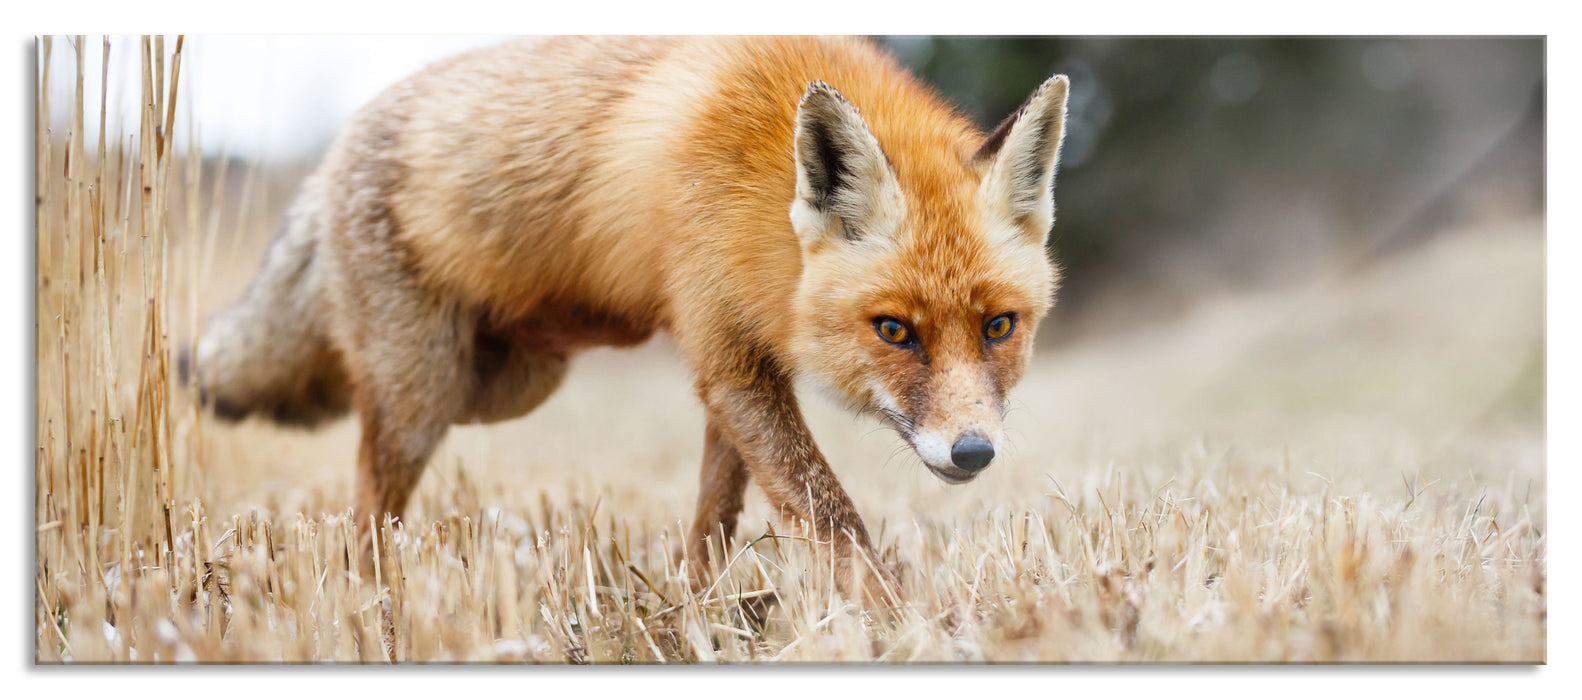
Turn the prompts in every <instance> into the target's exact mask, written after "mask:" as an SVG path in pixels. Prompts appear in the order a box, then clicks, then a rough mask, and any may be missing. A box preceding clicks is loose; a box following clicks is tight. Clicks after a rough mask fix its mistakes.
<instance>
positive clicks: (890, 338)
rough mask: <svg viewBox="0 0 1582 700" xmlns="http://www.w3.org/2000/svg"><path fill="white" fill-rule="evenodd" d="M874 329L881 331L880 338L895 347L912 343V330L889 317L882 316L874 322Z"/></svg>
mask: <svg viewBox="0 0 1582 700" xmlns="http://www.w3.org/2000/svg"><path fill="white" fill-rule="evenodd" d="M873 327H874V328H875V329H876V330H878V331H879V337H880V338H884V339H885V341H886V342H889V343H892V344H895V345H906V344H908V343H910V342H912V330H911V329H910V328H907V327H906V324H904V323H901V322H900V321H897V320H895V319H893V318H890V317H889V316H880V317H879V318H876V319H874V320H873Z"/></svg>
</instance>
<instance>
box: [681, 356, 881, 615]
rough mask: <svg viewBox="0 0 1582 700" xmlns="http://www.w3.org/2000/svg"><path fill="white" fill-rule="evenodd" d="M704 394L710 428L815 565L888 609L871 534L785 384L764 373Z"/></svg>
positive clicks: (847, 589) (849, 592)
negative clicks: (793, 529)
mask: <svg viewBox="0 0 1582 700" xmlns="http://www.w3.org/2000/svg"><path fill="white" fill-rule="evenodd" d="M702 394H703V397H704V401H705V403H706V404H707V408H708V412H709V416H710V425H711V428H712V427H716V426H717V429H718V430H719V433H720V435H721V437H722V438H723V439H724V440H726V441H728V442H729V443H730V444H731V445H734V446H735V451H736V453H737V454H739V455H740V458H741V460H742V462H743V464H745V466H746V469H747V472H748V473H749V474H751V475H752V477H753V480H754V481H756V482H757V483H758V485H759V487H761V488H762V489H763V490H764V493H765V494H766V495H767V496H768V497H769V503H770V505H771V506H772V507H773V508H774V509H775V510H776V511H777V512H779V513H780V516H781V518H782V519H783V520H785V521H786V522H788V523H790V524H793V525H802V526H804V527H806V528H808V529H807V533H806V534H807V535H808V536H809V537H811V538H813V539H814V541H815V542H817V543H818V546H817V551H818V552H819V557H820V559H821V560H823V561H831V560H833V562H834V565H835V578H836V582H837V584H838V585H839V586H840V588H841V591H842V593H844V594H845V595H846V596H847V597H848V598H851V599H852V600H862V601H864V602H865V604H867V605H869V606H870V607H892V606H893V605H894V601H893V599H892V598H891V596H890V595H889V591H895V590H897V587H896V585H895V583H894V582H893V581H889V580H888V579H887V577H886V576H885V574H883V573H880V572H876V571H874V567H875V565H877V564H878V561H879V560H878V556H877V555H876V554H875V553H874V550H873V544H872V542H871V541H870V540H869V537H868V530H867V528H865V527H863V524H862V518H861V517H860V516H858V515H857V509H856V507H855V506H854V505H853V504H852V502H851V497H850V496H847V495H846V490H845V489H843V488H841V485H840V482H839V481H838V480H837V479H836V478H835V473H834V471H832V470H831V469H830V467H829V463H828V462H827V461H825V459H824V455H823V454H821V453H820V452H819V450H818V446H817V445H815V444H814V442H813V435H812V433H811V432H810V431H809V430H808V427H807V424H806V423H805V422H804V421H803V419H802V412H801V410H800V409H799V408H798V406H797V400H796V395H795V393H794V392H793V391H792V387H791V382H790V380H789V378H787V377H785V376H783V375H781V374H779V373H773V374H769V373H765V374H760V375H759V376H756V377H754V378H753V381H750V382H732V383H729V384H726V383H714V384H706V385H705V386H704V387H703V390H702ZM738 503H739V501H738ZM700 512H701V511H700ZM733 519H734V518H733ZM694 530H696V526H694ZM859 571H861V572H864V573H863V574H859Z"/></svg>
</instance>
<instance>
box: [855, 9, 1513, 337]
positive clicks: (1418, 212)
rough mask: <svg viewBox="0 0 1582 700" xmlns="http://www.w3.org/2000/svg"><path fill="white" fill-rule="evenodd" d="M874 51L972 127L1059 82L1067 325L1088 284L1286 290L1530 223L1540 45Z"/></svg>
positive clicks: (1310, 42) (1185, 43)
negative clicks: (1447, 236) (1047, 82)
mask: <svg viewBox="0 0 1582 700" xmlns="http://www.w3.org/2000/svg"><path fill="white" fill-rule="evenodd" d="M881 41H882V42H883V43H885V44H886V45H887V46H889V48H890V49H891V50H892V51H894V52H895V53H896V54H897V55H898V56H899V57H900V58H901V60H902V61H903V62H904V63H906V64H908V65H909V67H911V68H912V69H913V70H915V71H917V72H918V73H919V74H921V75H922V76H923V77H924V78H925V79H926V80H928V81H929V82H930V83H932V84H934V85H936V86H938V87H939V88H940V89H941V90H943V91H944V92H945V93H946V94H947V95H948V96H949V97H950V98H951V99H952V100H953V101H954V102H955V104H956V105H957V106H958V107H960V108H961V109H962V110H963V111H964V112H966V113H967V114H969V115H970V116H972V117H973V118H974V119H975V120H977V122H978V123H979V124H980V125H981V126H983V127H984V128H991V127H992V126H993V125H994V124H996V123H997V122H998V121H999V120H1000V119H1002V118H1003V117H1004V116H1005V115H1006V114H1009V113H1010V112H1011V111H1012V110H1014V109H1016V108H1017V106H1019V105H1020V104H1021V102H1022V100H1024V99H1025V98H1026V96H1027V94H1028V93H1029V92H1030V91H1031V90H1032V89H1033V88H1035V87H1036V86H1037V85H1038V84H1039V83H1040V82H1041V81H1042V80H1043V79H1045V78H1047V77H1048V76H1049V75H1051V74H1054V73H1066V74H1067V75H1069V76H1071V80H1072V94H1071V102H1070V104H1069V107H1068V109H1069V118H1068V119H1069V121H1068V126H1067V136H1066V143H1065V147H1064V152H1063V158H1062V163H1061V171H1060V175H1059V182H1058V185H1057V187H1056V190H1057V201H1058V205H1059V214H1058V222H1057V223H1056V226H1055V231H1054V235H1053V236H1052V247H1053V248H1055V250H1056V252H1057V253H1058V254H1059V256H1060V259H1061V260H1062V262H1063V264H1064V266H1065V268H1066V286H1065V289H1064V291H1063V292H1062V300H1061V305H1062V307H1065V310H1069V309H1070V308H1071V307H1080V306H1081V305H1082V304H1083V302H1084V300H1085V299H1086V298H1088V297H1089V296H1090V295H1091V294H1092V293H1094V292H1095V291H1097V290H1098V289H1100V288H1108V289H1113V288H1116V287H1120V288H1132V289H1134V290H1141V289H1145V288H1146V289H1147V290H1149V291H1150V292H1151V293H1150V294H1148V296H1150V297H1154V298H1162V299H1170V298H1177V299H1179V298H1186V297H1188V296H1190V294H1187V293H1189V292H1204V291H1214V290H1217V289H1227V288H1241V287H1246V286H1252V285H1259V284H1267V283H1274V282H1281V281H1288V280H1290V279H1293V278H1301V277H1303V276H1307V275H1312V274H1318V273H1321V272H1323V271H1325V270H1331V269H1335V268H1337V267H1340V268H1343V267H1345V266H1348V265H1355V264H1361V263H1365V262H1366V261H1367V260H1369V259H1371V258H1372V257H1373V256H1375V255H1377V254H1379V252H1380V251H1382V250H1386V249H1388V248H1390V247H1393V246H1398V245H1404V244H1407V243H1409V242H1410V240H1413V239H1415V238H1417V237H1420V236H1422V235H1425V234H1427V233H1430V232H1432V231H1435V230H1438V229H1439V228H1442V226H1443V225H1444V224H1447V223H1451V222H1455V221H1460V220H1464V219H1467V218H1469V217H1479V216H1496V215H1497V216H1511V215H1531V214H1535V213H1541V212H1542V210H1543V199H1542V192H1543V142H1542V133H1543V124H1544V114H1543V85H1544V44H1543V40H1542V39H1536V38H1511V39H1484V38H1455V39H1417V38H1355V39H1312V38H1258V39H1241V38H1145V39H1119V38H1072V39H1064V38H1015V37H883V38H882V39H881ZM1184 292H1186V293H1184ZM1139 293H1140V292H1139Z"/></svg>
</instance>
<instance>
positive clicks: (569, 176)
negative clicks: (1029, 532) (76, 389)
mask: <svg viewBox="0 0 1582 700" xmlns="http://www.w3.org/2000/svg"><path fill="white" fill-rule="evenodd" d="M819 81H822V82H819ZM810 86H811V87H810ZM1065 90H1066V87H1065V82H1064V79H1063V78H1058V79H1055V80H1051V81H1050V82H1049V83H1046V84H1045V87H1044V88H1041V89H1040V91H1039V93H1037V94H1035V96H1034V98H1033V99H1032V100H1030V101H1029V103H1028V105H1027V106H1026V107H1024V108H1023V110H1022V112H1021V113H1020V115H1019V116H1018V117H1017V118H1016V119H1015V120H1013V121H1011V122H1008V124H1009V125H1010V126H1008V127H1005V128H1002V129H1001V130H1000V131H998V132H996V134H995V135H994V137H993V139H992V140H990V141H988V142H985V136H984V135H983V134H982V133H980V132H979V131H977V130H976V129H975V128H974V127H973V126H972V125H971V124H970V123H968V122H967V121H966V120H965V119H964V118H962V117H961V116H960V115H958V114H956V113H955V112H953V111H952V110H951V109H950V108H949V107H948V106H947V105H946V104H945V103H944V102H943V101H942V100H941V99H940V98H939V97H938V96H937V95H936V94H935V93H934V92H932V91H931V90H929V89H928V88H927V87H925V86H923V85H922V84H921V83H919V82H918V81H917V80H916V79H914V78H913V77H912V76H911V75H909V74H908V73H907V72H906V71H904V70H903V69H902V68H901V67H900V66H899V65H898V64H897V63H896V62H895V61H894V60H893V59H892V58H891V57H889V56H888V55H886V54H884V53H883V52H882V51H880V50H878V49H877V48H876V47H874V46H873V45H872V44H870V43H868V42H866V41H863V40H859V39H853V38H790V37H784V38H777V37H761V38H732V37H714V38H663V37H656V38H638V39H633V38H619V37H606V38H583V37H562V38H553V39H545V40H530V41H522V42H517V43H512V44H507V45H503V46H499V47H493V48H489V49H484V50H480V51H476V52H472V53H469V54H464V55H462V56H459V57H456V58H453V59H450V60H447V61H444V62H441V63H439V64H436V65H434V66H431V67H429V68H427V69H425V70H424V71H422V72H420V73H418V74H416V75H414V76H412V77H410V78H408V79H407V80H405V81H403V82H402V83H400V84H397V85H396V86H394V87H392V88H391V89H389V90H387V91H386V92H384V93H383V94H381V95H380V96H379V97H378V98H376V99H375V100H374V101H373V102H372V103H371V104H369V105H368V106H367V107H365V108H364V109H363V110H362V111H360V112H359V114H358V116H357V117H356V118H354V120H353V121H352V123H351V124H349V125H348V127H347V128H346V129H345V130H344V131H343V132H342V134H341V136H340V138H338V139H337V141H336V143H335V144H334V146H332V148H331V151H330V153H329V154H328V155H327V156H326V158H325V161H324V163H323V164H322V165H321V167H320V169H319V170H318V171H317V173H316V174H315V176H314V178H313V179H312V180H311V181H310V183H309V185H308V186H307V187H305V188H304V193H303V195H302V197H301V200H300V201H302V202H306V203H307V204H302V205H301V206H300V209H301V210H302V211H301V212H300V214H299V215H297V216H295V217H294V219H293V225H292V227H291V228H290V229H288V231H287V232H286V233H285V234H283V237H282V240H283V241H284V242H283V243H282V244H280V247H281V248H282V249H284V248H285V246H286V245H287V243H290V244H291V245H294V246H295V247H294V248H291V250H294V251H295V250H302V251H306V252H302V253H299V254H296V256H295V257H285V256H284V254H282V256H281V257H282V259H281V260H278V261H277V260H272V261H271V262H270V263H267V264H266V266H265V269H264V271H263V272H261V273H260V282H258V283H255V287H256V288H257V289H258V290H259V291H257V292H256V293H253V294H251V295H250V297H249V298H248V299H244V301H243V302H242V303H239V304H238V306H237V307H234V309H233V311H231V312H228V314H229V316H227V317H226V318H225V319H222V320H225V321H227V323H224V324H219V326H220V327H226V328H233V327H247V326H248V325H249V319H251V318H253V317H252V316H248V314H253V315H254V316H258V317H260V318H262V317H265V316H267V315H268V314H269V313H270V312H269V311H268V307H269V305H270V302H271V301H272V300H276V301H278V300H279V299H281V298H301V299H309V300H311V301H312V302H313V303H312V304H310V305H306V304H305V305H304V306H311V307H312V311H313V313H311V314H309V315H308V317H307V318H305V319H304V320H302V321H300V322H299V323H302V324H306V325H305V326H304V328H305V330H304V331H303V332H302V333H299V334H298V335H299V336H301V337H302V338H305V339H306V340H303V341H302V342H303V343H311V346H309V345H304V347H305V348H308V349H312V350H315V351H316V354H314V355H313V356H314V357H335V358H339V360H340V362H341V364H342V365H343V366H344V372H343V373H341V374H337V375H335V376H338V377H344V379H343V381H344V382H347V383H349V385H350V388H351V391H350V395H351V402H352V404H354V405H355V407H356V408H357V410H358V411H359V413H361V415H362V420H363V423H362V425H363V446H362V451H361V453H360V467H359V473H360V477H359V483H360V488H361V494H360V495H359V499H358V503H359V509H360V510H361V511H362V512H363V513H364V515H363V517H364V519H366V517H367V514H368V513H373V514H379V513H383V512H389V513H390V514H392V515H399V514H400V511H401V510H402V508H403V507H404V504H405V502H406V499H407V497H408V495H409V494H410V492H411V489H412V488H413V487H414V486H415V484H416V482H417V479H418V476H420V475H421V472H422V469H423V466H424V464H425V463H426V461H427V460H428V457H429V454H430V452H431V451H432V449H433V447H434V444H435V443H437V441H438V439H439V438H440V437H441V436H442V435H443V434H444V432H445V429H446V427H448V426H449V425H450V424H451V423H454V422H462V421H468V420H498V419H501V418H506V417H511V416H513V415H520V414H522V413H525V412H527V411H528V410H531V409H532V408H533V407H535V406H536V405H537V404H538V403H539V402H541V401H542V400H543V399H544V398H545V397H546V396H548V394H549V393H550V392H552V391H553V390H554V389H555V388H556V387H557V386H558V385H559V380H560V377H561V375H562V374H563V372H564V371H565V363H566V359H567V358H568V357H569V356H570V355H572V354H574V353H575V352H576V350H578V349H580V348H582V347H586V346H589V345H599V344H623V345H624V344H632V343H636V342H641V341H642V340H644V339H646V338H647V337H648V336H649V335H651V334H653V333H654V332H656V331H660V330H664V331H667V332H669V333H670V334H672V335H673V336H674V338H675V339H676V342H677V344H678V345H679V347H680V349H681V350H682V352H683V353H684V354H685V356H686V358H687V359H688V361H689V362H690V363H691V365H692V366H693V367H694V369H695V370H696V372H697V378H698V384H697V386H698V394H699V397H700V398H701V399H702V401H703V403H704V405H705V407H706V410H707V414H708V419H709V426H708V433H707V441H706V447H705V457H704V471H703V478H702V481H701V487H702V488H701V492H700V495H699V505H698V511H697V519H696V522H695V523H694V527H693V531H692V532H693V534H692V539H693V541H692V542H691V543H690V544H689V547H688V549H689V551H690V552H691V553H692V561H693V565H694V566H695V567H697V568H698V569H705V570H706V568H707V566H708V552H709V550H710V549H711V548H712V549H713V550H714V551H715V552H719V551H720V549H719V548H720V547H721V546H722V545H723V542H720V541H718V538H721V537H723V538H729V537H730V536H731V533H732V529H733V527H734V524H735V519H736V515H737V513H738V512H739V511H740V509H741V500H742V491H743V489H744V488H745V486H746V483H747V478H748V477H749V476H751V478H752V479H753V480H755V481H756V482H757V483H758V484H760V485H761V486H762V487H763V488H764V491H765V492H766V493H767V494H768V496H769V498H770V500H771V501H772V503H773V504H774V506H775V507H776V508H777V510H779V511H780V512H781V513H782V514H783V515H784V516H785V517H786V518H788V519H790V520H793V521H797V522H805V523H807V524H809V525H810V526H811V527H812V528H813V531H814V533H815V534H816V536H817V537H818V539H819V540H820V541H822V542H824V543H826V545H828V546H830V547H832V548H833V552H832V554H834V555H835V556H834V557H833V558H834V559H835V560H836V561H837V567H838V568H839V571H840V577H841V580H842V582H843V585H846V586H848V587H849V588H848V590H849V591H851V592H852V593H853V594H862V593H863V586H861V585H859V583H858V582H857V580H856V575H855V573H854V572H855V571H856V570H857V569H858V568H859V567H858V566H857V565H856V562H857V560H859V559H861V558H863V557H868V558H870V559H871V558H872V556H873V550H872V546H871V543H870V542H869V538H868V535H867V533H866V531H865V530H864V528H863V525H862V521H861V519H860V518H859V517H858V515H857V513H856V509H855V507H854V506H853V504H852V503H851V500H850V499H849V498H848V497H847V495H846V494H845V492H844V490H843V489H841V487H840V485H839V483H838V481H837V480H836V479H835V476H834V474H833V472H832V471H831V470H830V468H829V465H828V464H827V462H826V461H825V459H824V457H823V456H822V455H821V454H820V452H819V450H818V448H817V446H816V445H815V444H814V442H813V440H812V436H811V435H810V434H809V432H808V430H807V426H806V425H805V424H804V423H803V421H802V417H801V413H800V410H799V409H798V405H797V400H796V397H795V395H794V393H793V391H792V381H793V379H794V378H795V377H797V376H812V377H815V378H818V379H821V380H823V381H824V383H826V384H828V385H829V386H831V387H832V388H833V389H835V391H836V392H837V393H838V394H839V395H841V396H843V397H845V398H846V399H848V400H850V401H851V402H852V403H853V404H855V405H857V406H861V407H864V408H867V409H870V410H873V411H875V412H877V413H879V414H880V415H881V416H882V417H884V418H885V419H886V420H889V421H890V422H891V423H892V425H894V426H895V427H896V428H897V430H898V431H900V432H901V433H902V434H903V435H904V436H906V437H907V439H909V440H911V441H912V442H913V444H914V446H915V447H917V448H918V450H919V454H920V455H922V456H923V457H924V461H925V462H926V463H928V466H929V468H930V469H933V470H934V471H935V472H936V473H939V474H940V475H941V476H942V477H943V478H947V479H949V480H952V481H957V480H965V479H966V478H970V476H971V475H970V474H969V473H968V472H966V471H964V470H963V469H960V468H957V467H956V466H952V465H951V464H948V462H949V461H950V460H951V459H954V456H953V454H954V453H951V455H949V456H946V457H940V454H943V453H941V452H940V450H941V449H945V450H946V452H949V448H948V447H947V448H941V447H940V444H947V445H948V444H949V441H952V440H957V438H958V436H962V435H969V434H971V435H980V436H983V437H984V438H985V439H987V440H988V441H989V442H990V443H996V442H997V441H998V439H999V431H1000V416H1001V413H1002V412H1003V401H1004V395H1005V392H1006V391H1007V390H1008V389H1009V388H1010V387H1011V386H1012V385H1013V384H1015V382H1016V380H1017V379H1018V378H1019V377H1020V375H1021V372H1022V369H1023V367H1024V366H1025V364H1026V361H1027V357H1028V355H1029V354H1030V353H1031V348H1032V338H1033V335H1034V334H1035V332H1036V328H1037V324H1038V321H1039V319H1040V318H1042V317H1043V316H1044V314H1045V313H1046V312H1047V311H1048V309H1049V307H1050V305H1051V304H1052V303H1053V297H1054V292H1055V288H1056V284H1057V276H1056V271H1055V268H1054V266H1053V265H1052V264H1051V263H1050V262H1049V260H1048V258H1047V257H1046V255H1045V253H1044V240H1045V236H1046V235H1047V232H1048V228H1049V223H1050V221H1051V220H1052V217H1053V209H1052V206H1053V205H1052V200H1049V198H1048V195H1047V192H1041V191H1040V188H1042V189H1043V190H1048V188H1049V186H1050V185H1051V183H1052V177H1053V170H1054V161H1055V158H1056V154H1057V150H1058V145H1059V141H1060V136H1061V129H1062V124H1063V117H1064V97H1065ZM310 205H311V206H310ZM1046 209H1047V211H1045V210H1046ZM291 265H296V267H290V266H291ZM288 267H289V268H290V270H293V271H294V272H292V273H291V274H290V275H288V274H287V272H285V271H283V270H285V269H286V268H288ZM284 279H290V280H292V281H291V282H289V283H287V282H280V281H278V280H284ZM271 280H277V281H275V282H271ZM304 280H305V281H304ZM292 295H295V296H292ZM277 305H278V304H277ZM999 314H1015V316H1016V324H1017V325H1016V328H1015V330H1014V332H1013V333H1011V334H1010V335H1009V336H1008V337H1007V338H1005V339H1003V340H1001V341H995V342H991V341H989V340H988V339H987V338H986V337H985V336H984V335H983V333H984V330H983V329H984V327H985V324H986V323H987V321H988V320H989V319H991V318H993V317H995V316H997V315H999ZM879 317H893V318H895V319H899V320H901V321H903V322H905V323H907V324H909V326H910V328H911V329H912V332H913V333H914V334H915V336H916V338H917V339H918V340H919V343H918V344H917V345H916V346H915V347H911V348H904V347H899V346H895V345H892V344H889V343H887V342H886V341H885V340H883V339H882V338H880V337H879V336H878V335H877V334H876V333H875V331H874V323H875V319H876V318H879ZM269 318H272V319H273V318H274V317H272V316H270V317H269ZM275 320H276V321H277V322H279V319H275ZM213 327H215V326H211V328H213ZM309 331H311V332H309ZM204 342H205V343H207V346H205V345H204V344H200V353H199V357H198V360H199V363H198V367H199V376H200V385H201V386H203V387H204V388H205V390H206V391H207V392H208V393H209V394H212V395H214V396H216V397H218V398H219V399H220V400H223V401H226V402H228V404H227V405H230V406H240V407H242V408H243V409H244V411H243V412H245V409H246V407H248V406H249V405H250V404H249V403H248V402H249V399H250V398H254V399H255V401H254V403H255V404H256V403H257V402H258V401H262V399H257V398H256V397H254V396H253V394H248V393H247V392H243V391H241V390H239V389H234V388H233V387H242V386H248V387H251V386H255V385H256V386H263V385H267V384H270V382H269V381H265V380H263V379H259V380H258V381H253V382H251V383H249V382H244V381H241V380H239V379H235V378H228V377H227V376H220V375H214V374H211V375H209V376H205V375H204V374H203V367H204V366H205V363H206V362H207V363H210V364H211V365H212V366H214V367H245V366H246V365H247V362H245V361H241V360H245V357H244V355H243V353H245V352H246V350H244V349H240V348H238V347H236V345H237V344H235V343H230V344H228V343H227V342H226V339H225V338H224V337H217V338H214V339H212V342H211V338H209V337H208V336H206V337H205V341H204ZM205 348H207V350H205ZM278 354H279V353H276V355H278ZM223 360H232V361H229V362H225V361H223ZM217 371H218V370H216V372H217ZM242 371H243V370H234V372H235V373H240V372H242ZM275 374H280V372H275ZM238 376H239V375H238ZM270 376H271V377H272V376H274V374H271V375H270ZM276 383H278V382H276ZM255 393H257V392H255ZM258 395H259V396H261V395H262V394H258ZM271 400H273V399H271ZM942 460H943V462H942ZM711 536H712V537H713V538H715V540H714V541H713V543H712V545H709V546H707V547H706V546H705V545H704V540H705V539H706V538H710V537H711ZM696 573H699V574H701V573H702V572H701V571H697V572H696ZM875 580H876V579H873V578H871V577H870V579H869V585H868V587H867V588H866V592H867V594H868V595H870V596H871V595H875V591H876V590H878V589H876V588H874V587H873V586H872V582H873V581H875ZM880 588H882V587H880Z"/></svg>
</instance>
